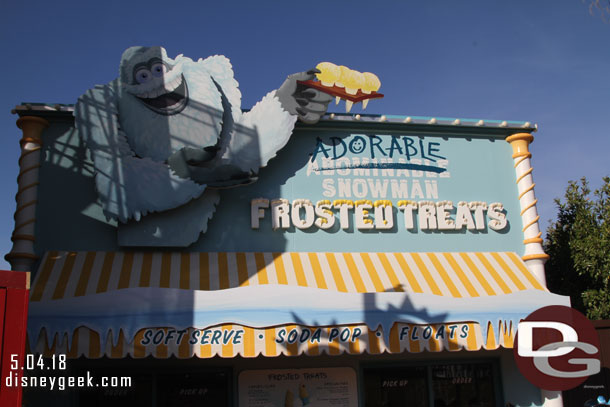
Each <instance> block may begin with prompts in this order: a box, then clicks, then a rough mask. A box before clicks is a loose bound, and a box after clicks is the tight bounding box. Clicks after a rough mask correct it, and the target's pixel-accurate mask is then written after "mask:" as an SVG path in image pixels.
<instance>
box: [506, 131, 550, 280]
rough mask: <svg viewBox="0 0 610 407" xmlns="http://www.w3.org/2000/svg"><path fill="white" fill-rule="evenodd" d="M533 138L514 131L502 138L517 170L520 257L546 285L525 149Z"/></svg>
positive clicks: (527, 156)
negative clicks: (509, 148) (521, 255)
mask: <svg viewBox="0 0 610 407" xmlns="http://www.w3.org/2000/svg"><path fill="white" fill-rule="evenodd" d="M533 140H534V136H532V135H531V134H530V133H517V134H513V135H511V136H508V137H507V138H506V141H507V142H509V143H510V145H511V146H512V148H513V159H514V161H515V171H516V173H517V188H518V190H519V205H520V206H521V220H522V221H523V244H524V245H525V254H524V255H523V257H522V259H523V261H525V264H527V266H528V267H529V269H530V270H531V271H532V272H533V273H534V275H535V276H536V278H538V281H540V283H541V284H543V285H544V286H546V277H545V275H544V263H545V262H546V261H547V260H548V258H549V255H548V254H546V253H545V252H544V250H543V249H542V232H541V231H540V227H539V225H538V220H539V219H540V216H539V215H538V210H537V209H536V203H537V202H538V200H537V199H536V196H535V195H534V186H535V185H536V184H535V183H534V179H533V177H532V171H533V170H534V169H533V168H532V165H531V162H530V157H531V156H532V154H531V153H530V152H529V144H530V143H531V142H532V141H533Z"/></svg>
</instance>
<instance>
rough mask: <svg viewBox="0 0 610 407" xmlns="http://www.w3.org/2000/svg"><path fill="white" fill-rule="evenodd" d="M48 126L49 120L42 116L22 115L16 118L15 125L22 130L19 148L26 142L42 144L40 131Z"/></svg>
mask: <svg viewBox="0 0 610 407" xmlns="http://www.w3.org/2000/svg"><path fill="white" fill-rule="evenodd" d="M48 126H49V122H48V121H46V120H45V119H43V118H42V117H37V116H23V117H20V118H19V119H18V120H17V127H19V128H20V129H21V130H23V137H22V138H21V140H19V144H20V145H21V148H23V146H24V145H25V144H26V143H35V144H38V145H41V144H42V131H43V130H44V129H45V128H47V127H48Z"/></svg>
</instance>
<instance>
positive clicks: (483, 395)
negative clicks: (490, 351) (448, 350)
mask: <svg viewBox="0 0 610 407" xmlns="http://www.w3.org/2000/svg"><path fill="white" fill-rule="evenodd" d="M430 368H431V370H432V375H431V376H432V391H433V395H434V407H449V406H451V407H492V406H495V405H496V398H495V392H494V379H493V377H494V375H493V368H492V365H491V364H488V363H472V364H446V365H435V366H431V367H430Z"/></svg>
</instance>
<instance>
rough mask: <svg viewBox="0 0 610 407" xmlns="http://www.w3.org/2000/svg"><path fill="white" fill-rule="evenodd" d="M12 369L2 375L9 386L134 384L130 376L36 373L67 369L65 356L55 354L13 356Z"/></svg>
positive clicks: (89, 386) (82, 386)
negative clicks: (5, 374) (46, 356)
mask: <svg viewBox="0 0 610 407" xmlns="http://www.w3.org/2000/svg"><path fill="white" fill-rule="evenodd" d="M10 361H11V363H10V370H9V374H8V375H7V376H6V377H3V378H2V383H1V384H0V387H2V385H4V386H6V387H22V388H28V387H29V388H39V389H49V390H65V389H67V388H68V389H69V388H96V387H100V388H125V387H131V377H129V376H100V377H95V376H92V375H91V372H89V371H87V372H86V374H85V375H80V376H57V375H49V376H45V375H44V374H37V373H43V372H45V371H46V372H48V373H52V372H56V373H57V372H64V373H67V372H66V370H67V369H66V368H67V366H66V365H67V361H66V355H53V356H51V357H48V358H43V357H42V356H41V355H33V354H27V355H25V357H24V356H20V355H17V354H12V355H10Z"/></svg>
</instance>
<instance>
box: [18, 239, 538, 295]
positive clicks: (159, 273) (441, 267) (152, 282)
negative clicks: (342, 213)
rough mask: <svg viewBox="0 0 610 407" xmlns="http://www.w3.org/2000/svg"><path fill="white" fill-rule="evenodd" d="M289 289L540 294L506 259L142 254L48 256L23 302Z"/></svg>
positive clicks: (494, 255)
mask: <svg viewBox="0 0 610 407" xmlns="http://www.w3.org/2000/svg"><path fill="white" fill-rule="evenodd" d="M267 284H279V285H292V286H301V287H314V288H320V289H325V290H333V291H338V292H357V293H374V292H378V293H381V292H389V291H401V292H413V293H427V294H433V295H442V296H450V297H455V298H469V297H480V296H492V295H501V294H510V293H514V292H518V291H523V290H528V289H536V290H546V289H545V288H544V286H543V285H542V284H540V282H539V281H538V280H537V279H536V277H534V275H533V274H532V273H531V272H530V271H529V269H528V268H527V267H526V265H525V264H524V263H523V261H522V260H521V259H520V258H519V256H517V254H515V253H512V252H491V253H480V252H476V253H296V252H292V253H170V252H164V253H151V252H147V253H142V252H58V251H52V252H48V253H47V254H46V255H45V256H44V258H43V260H42V262H41V266H40V268H39V270H38V273H37V274H36V276H35V280H34V283H33V286H32V289H31V295H30V300H31V301H45V300H55V299H61V298H68V297H79V296H84V295H90V294H96V293H102V292H107V291H112V290H120V289H123V288H134V287H159V288H181V289H185V290H223V289H227V288H235V287H240V286H248V285H267Z"/></svg>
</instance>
